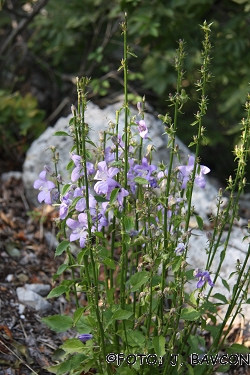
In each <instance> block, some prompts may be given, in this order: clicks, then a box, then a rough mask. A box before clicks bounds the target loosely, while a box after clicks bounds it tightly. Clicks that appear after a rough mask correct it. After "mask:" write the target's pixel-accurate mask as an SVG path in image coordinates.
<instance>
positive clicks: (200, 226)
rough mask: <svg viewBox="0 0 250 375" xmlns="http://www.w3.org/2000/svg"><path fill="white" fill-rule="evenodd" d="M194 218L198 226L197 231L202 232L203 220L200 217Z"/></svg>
mask: <svg viewBox="0 0 250 375" xmlns="http://www.w3.org/2000/svg"><path fill="white" fill-rule="evenodd" d="M195 217H196V221H197V224H198V227H199V229H200V230H201V231H202V230H203V220H202V218H201V217H200V216H198V215H195Z"/></svg>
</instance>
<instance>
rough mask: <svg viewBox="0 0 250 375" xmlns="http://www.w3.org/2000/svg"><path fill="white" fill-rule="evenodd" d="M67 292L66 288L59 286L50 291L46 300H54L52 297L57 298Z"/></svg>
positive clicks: (67, 288)
mask: <svg viewBox="0 0 250 375" xmlns="http://www.w3.org/2000/svg"><path fill="white" fill-rule="evenodd" d="M68 290H69V287H68V286H64V285H60V286H57V287H56V288H54V289H52V290H51V292H50V293H49V295H48V296H47V297H46V298H54V297H59V296H60V295H62V294H63V293H67V292H68Z"/></svg>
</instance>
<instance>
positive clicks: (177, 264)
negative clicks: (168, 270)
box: [172, 257, 183, 272]
mask: <svg viewBox="0 0 250 375" xmlns="http://www.w3.org/2000/svg"><path fill="white" fill-rule="evenodd" d="M182 262H183V259H182V257H176V258H175V259H174V262H173V265H172V271H173V272H177V271H178V270H179V269H180V267H181V264H182Z"/></svg>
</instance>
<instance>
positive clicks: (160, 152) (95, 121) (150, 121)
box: [23, 102, 250, 316]
mask: <svg viewBox="0 0 250 375" xmlns="http://www.w3.org/2000/svg"><path fill="white" fill-rule="evenodd" d="M120 107H121V104H119V103H117V104H114V105H111V106H109V107H107V108H106V109H104V110H101V109H100V108H99V107H97V106H96V105H94V104H93V103H91V102H90V103H89V104H88V108H87V111H86V113H85V122H86V123H88V125H89V127H90V129H91V130H90V139H91V140H92V141H93V142H95V143H97V144H98V143H99V131H103V130H105V129H107V128H108V123H109V121H112V122H115V113H116V110H119V109H120ZM135 114H136V112H135V111H134V112H133V113H132V115H135ZM71 117H72V116H71V115H69V116H68V117H66V118H61V119H60V120H59V121H58V122H57V123H56V125H55V127H54V128H51V127H50V128H48V129H47V130H46V131H45V132H44V133H43V134H42V135H41V136H40V137H39V138H38V139H37V140H36V141H35V142H33V144H32V145H31V147H30V149H29V150H28V152H27V157H26V160H25V163H24V169H23V170H24V173H23V182H24V185H25V188H26V192H27V196H28V197H29V199H30V200H32V202H33V203H34V204H37V191H35V190H34V189H33V183H34V181H35V180H36V179H37V178H38V175H39V173H40V172H41V171H42V170H43V168H44V165H45V164H50V165H51V166H52V163H51V153H50V151H45V149H46V148H47V147H48V146H50V145H54V146H56V147H58V151H59V153H60V165H59V171H60V173H61V174H62V175H63V178H64V179H65V181H66V182H67V181H68V177H69V176H68V173H67V172H66V165H67V164H68V162H69V161H70V159H69V152H70V149H71V147H72V145H73V144H72V139H71V138H70V137H53V136H52V135H53V133H55V132H56V131H59V130H62V131H68V127H69V125H68V124H69V120H70V119H71ZM145 122H146V124H147V126H148V128H149V137H150V138H151V139H152V142H151V141H147V143H149V144H151V143H152V144H153V145H154V147H155V148H156V152H154V153H153V163H155V164H156V163H157V162H161V161H163V162H164V163H165V164H168V161H169V149H167V148H166V146H167V142H168V138H167V136H166V135H163V133H164V128H163V125H162V123H161V121H159V120H158V119H157V118H155V117H154V116H152V115H150V114H145ZM123 127H124V114H123V112H122V115H121V116H120V122H119V129H120V133H122V131H123ZM147 143H146V144H145V148H146V146H147ZM176 144H178V146H179V150H180V158H181V164H186V163H187V160H188V155H191V154H192V153H191V152H190V150H189V149H188V148H187V147H186V146H185V145H184V144H183V143H182V142H181V141H180V140H179V139H178V138H176ZM215 157H216V156H215ZM176 165H177V164H176V162H175V164H174V167H175V166H176ZM206 181H207V184H206V188H205V189H201V188H199V187H198V186H194V192H193V197H192V205H193V206H194V208H195V212H196V213H197V214H198V215H199V216H201V217H202V219H203V221H204V224H205V225H209V216H210V215H211V214H216V210H217V207H216V204H217V196H218V186H216V184H215V183H214V181H213V180H210V179H209V177H207V176H206ZM223 202H224V203H223V205H224V206H225V205H226V204H227V198H223ZM238 225H241V226H234V227H233V231H232V234H231V238H230V241H229V246H228V249H227V253H226V257H225V260H224V263H223V267H222V269H221V277H222V278H224V279H225V280H226V281H227V282H228V284H229V285H230V288H231V289H232V287H233V285H234V283H235V278H233V277H232V278H230V279H229V276H230V273H231V272H232V271H234V270H235V265H236V260H237V259H239V260H240V261H241V262H243V261H244V257H245V254H246V252H247V249H248V244H247V242H246V241H245V242H242V238H243V237H244V235H246V234H247V233H246V230H245V229H243V227H242V225H243V223H238ZM193 233H197V234H199V236H191V238H190V244H189V251H188V262H189V263H190V266H191V267H192V268H202V269H203V270H204V267H205V265H206V259H207V255H206V252H205V248H206V247H207V245H208V244H207V241H208V240H207V237H206V235H205V233H204V232H203V233H202V232H199V231H194V232H193ZM226 235H227V232H224V234H223V238H222V241H225V237H226ZM221 250H222V247H219V249H218V251H217V253H216V257H215V259H214V262H213V264H212V267H211V272H215V271H216V266H217V265H218V263H219V259H220V252H221ZM196 283H197V282H194V283H191V284H189V285H188V286H187V288H189V289H187V290H190V291H192V290H193V289H194V288H195V287H196ZM216 292H218V293H221V294H223V295H225V296H226V297H227V298H230V295H231V293H230V292H228V291H227V290H226V289H225V288H224V287H223V285H222V283H221V281H220V279H217V281H216V286H215V288H214V291H213V293H216ZM247 315H248V316H250V315H249V314H247ZM247 315H246V316H247Z"/></svg>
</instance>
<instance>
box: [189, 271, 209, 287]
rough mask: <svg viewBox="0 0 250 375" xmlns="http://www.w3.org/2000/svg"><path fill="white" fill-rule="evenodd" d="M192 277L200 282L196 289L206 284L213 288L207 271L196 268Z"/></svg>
mask: <svg viewBox="0 0 250 375" xmlns="http://www.w3.org/2000/svg"><path fill="white" fill-rule="evenodd" d="M193 275H194V277H199V278H200V280H199V281H198V283H197V288H202V287H203V285H205V283H206V282H207V283H208V284H209V285H210V286H211V287H213V286H214V283H213V282H212V280H211V277H210V274H209V272H208V271H203V272H202V271H201V270H200V269H199V268H196V269H195V270H194V273H193Z"/></svg>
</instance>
